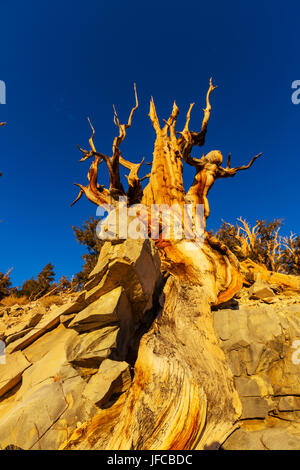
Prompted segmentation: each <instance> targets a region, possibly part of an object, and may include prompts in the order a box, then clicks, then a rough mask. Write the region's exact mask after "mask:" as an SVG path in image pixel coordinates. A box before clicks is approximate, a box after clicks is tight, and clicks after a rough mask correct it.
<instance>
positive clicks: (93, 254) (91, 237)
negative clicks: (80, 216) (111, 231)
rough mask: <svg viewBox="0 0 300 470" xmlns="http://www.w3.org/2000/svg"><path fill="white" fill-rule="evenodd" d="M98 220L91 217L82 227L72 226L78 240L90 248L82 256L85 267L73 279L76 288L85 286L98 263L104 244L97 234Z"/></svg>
mask: <svg viewBox="0 0 300 470" xmlns="http://www.w3.org/2000/svg"><path fill="white" fill-rule="evenodd" d="M98 222H99V221H98V220H96V219H94V218H93V217H91V218H90V219H89V220H86V221H85V222H84V223H83V224H82V227H72V228H73V231H74V235H75V237H76V239H77V241H78V242H79V243H80V244H81V245H84V246H85V247H86V248H87V250H88V253H86V254H84V255H83V256H82V258H83V260H84V265H83V268H82V270H81V271H80V272H79V273H77V274H76V275H75V277H74V280H73V283H74V285H75V288H76V290H80V289H82V288H83V286H84V284H85V282H86V281H87V279H88V276H89V274H90V272H91V271H92V270H93V269H94V267H95V265H96V263H97V260H98V257H99V253H100V250H101V247H102V246H103V241H102V240H99V238H98V237H97V234H96V227H97V224H98Z"/></svg>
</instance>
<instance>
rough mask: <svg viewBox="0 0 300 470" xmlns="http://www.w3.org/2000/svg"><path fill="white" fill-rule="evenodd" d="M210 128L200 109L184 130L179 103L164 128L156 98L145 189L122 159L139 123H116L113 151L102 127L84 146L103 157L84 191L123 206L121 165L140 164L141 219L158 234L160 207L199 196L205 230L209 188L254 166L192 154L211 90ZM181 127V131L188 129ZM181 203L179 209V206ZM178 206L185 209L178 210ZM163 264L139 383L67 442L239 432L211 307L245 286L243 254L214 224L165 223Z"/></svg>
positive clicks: (211, 438)
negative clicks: (99, 140) (196, 122)
mask: <svg viewBox="0 0 300 470" xmlns="http://www.w3.org/2000/svg"><path fill="white" fill-rule="evenodd" d="M214 88H215V87H213V85H212V82H211V81H210V87H209V90H208V93H207V97H206V108H205V109H204V118H203V122H202V126H201V131H200V132H192V131H189V121H190V114H191V110H192V107H193V105H191V106H190V108H189V111H188V113H187V119H186V124H185V127H184V129H183V131H182V132H181V133H178V132H176V130H175V125H176V119H177V116H178V112H179V110H178V107H177V106H176V103H174V106H173V110H172V113H171V115H170V117H169V119H168V120H167V121H165V125H164V127H163V128H161V126H160V123H159V120H158V117H157V114H156V110H155V105H154V101H153V100H151V103H150V113H149V116H150V119H151V121H152V124H153V127H154V130H155V133H156V141H155V145H154V153H153V163H152V169H151V173H150V175H147V176H149V178H150V179H149V183H148V185H147V186H146V188H145V189H144V191H143V190H142V187H141V180H140V179H139V177H138V170H139V169H140V167H141V164H132V163H130V162H128V161H127V160H125V159H123V158H122V157H121V153H120V149H119V146H120V144H121V142H122V141H123V140H124V138H125V135H126V129H127V128H128V127H130V126H131V120H132V115H133V112H134V111H135V110H136V108H137V106H138V102H137V96H136V106H135V107H134V108H133V110H132V111H131V113H130V117H129V120H128V124H126V125H122V124H120V123H119V119H118V116H117V114H116V112H115V124H116V125H117V126H118V128H119V137H118V138H116V139H115V141H114V145H113V156H112V157H107V156H105V155H103V154H100V153H98V152H96V149H95V146H94V142H93V138H94V129H93V135H92V137H91V139H90V146H91V150H90V151H85V150H82V149H81V151H82V152H83V154H84V156H83V159H82V160H85V159H87V158H89V157H92V156H94V157H95V160H94V162H93V164H92V166H91V168H90V171H89V185H88V186H86V187H84V186H82V185H79V186H80V193H79V196H78V198H77V199H76V201H77V200H78V199H79V198H80V197H81V195H82V194H83V193H85V194H86V196H87V197H88V198H89V199H90V200H91V201H92V202H95V203H96V204H99V205H101V204H103V201H104V202H106V203H112V204H113V205H114V206H116V205H117V201H118V198H119V196H120V195H125V191H124V189H123V186H122V185H121V183H120V176H119V170H118V165H119V163H120V164H121V165H123V166H125V167H126V168H129V169H130V174H129V176H128V183H129V188H128V190H127V193H126V194H127V197H128V205H129V206H130V205H132V204H133V203H136V202H141V203H142V204H143V205H144V210H141V212H140V214H139V215H140V220H141V221H142V222H144V223H147V227H148V233H149V234H150V233H152V232H151V228H152V225H153V219H152V214H153V213H152V211H151V208H152V205H153V204H155V205H162V204H165V205H168V206H169V207H170V206H172V205H176V206H177V209H176V208H175V209H174V213H176V214H177V215H178V213H179V212H180V211H179V209H180V208H184V205H185V204H186V203H188V204H192V206H193V211H194V214H192V215H195V214H197V212H196V207H197V204H202V205H203V206H204V220H202V221H200V222H202V227H204V229H205V224H206V219H207V217H208V216H209V205H208V201H207V194H208V191H209V189H210V188H211V187H212V185H213V183H214V181H215V180H216V179H217V178H223V177H228V176H234V175H235V174H236V172H237V171H238V170H244V169H247V168H249V167H250V166H251V165H252V163H253V162H254V161H255V159H256V158H257V156H256V157H254V158H253V159H252V160H251V162H250V163H249V165H246V166H243V167H236V168H230V156H229V158H228V161H227V166H226V168H222V167H221V163H222V161H223V157H222V154H221V152H219V151H213V152H210V153H209V154H208V155H206V156H203V157H202V158H201V159H196V158H192V157H191V151H192V148H193V146H202V145H204V143H205V136H206V131H207V125H208V121H209V116H210V112H211V105H210V101H209V99H210V94H211V92H212V91H213V90H214ZM178 134H179V137H178ZM101 161H105V162H106V164H107V167H108V171H109V174H110V188H109V189H105V188H104V187H103V186H100V185H98V184H97V171H98V165H99V164H100V163H101ZM184 162H185V163H186V164H189V165H192V166H194V167H195V170H196V176H195V180H194V183H193V185H192V187H191V189H190V190H189V191H188V192H187V193H185V191H184V186H183V178H182V171H183V163H184ZM178 208H179V209H178ZM176 211H177V212H176ZM192 219H193V218H190V219H189V218H187V219H185V220H184V228H185V229H186V230H187V232H188V233H189V234H190V233H193V230H194V227H195V220H192ZM154 242H155V244H156V246H157V248H158V251H159V254H160V258H161V262H162V270H163V271H164V272H165V273H168V275H169V277H168V280H167V283H166V285H165V288H164V298H165V300H164V305H163V308H162V309H160V310H159V309H158V310H157V311H156V312H155V313H156V318H155V320H154V322H153V324H152V326H151V327H150V329H149V331H148V332H147V333H146V334H145V335H144V336H143V337H142V340H141V342H140V345H139V350H138V357H137V360H136V363H135V367H134V379H133V382H132V385H131V387H130V389H129V390H128V391H127V392H126V393H124V394H123V395H121V397H120V398H119V400H117V402H116V403H115V404H114V405H112V406H111V407H110V408H108V409H105V410H101V411H100V412H99V414H98V415H97V416H95V417H94V418H93V419H92V421H91V422H89V423H86V424H84V425H83V426H81V427H80V428H78V429H77V430H76V431H75V432H74V433H73V435H72V436H71V438H70V439H69V441H68V443H66V445H65V446H64V448H70V449H72V448H95V449H205V448H217V447H218V446H219V445H220V444H221V443H222V442H223V441H224V440H225V439H226V437H227V436H228V435H229V434H230V433H231V432H232V431H233V429H234V427H235V423H236V421H237V419H238V417H239V416H240V413H241V405H240V401H239V398H238V395H237V393H236V391H235V389H234V385H233V378H232V374H231V371H230V369H229V368H228V366H227V364H226V362H225V357H224V354H223V352H222V350H221V349H220V347H219V345H218V343H217V340H216V337H215V333H214V329H213V323H212V316H211V309H210V307H211V305H212V304H218V303H221V302H225V301H226V300H228V299H230V298H232V297H233V295H234V294H235V293H236V292H237V291H238V290H240V288H241V286H242V282H243V277H242V275H241V274H240V270H239V265H238V262H237V260H236V258H235V256H234V255H233V254H232V253H231V252H230V251H229V249H228V248H227V247H226V246H225V245H223V244H221V243H220V242H219V241H218V240H216V239H215V238H213V237H211V236H209V234H208V233H207V232H204V236H203V238H202V239H201V238H200V239H199V238H197V237H194V238H193V237H188V238H186V237H182V238H181V239H179V240H178V239H176V237H174V236H172V235H171V236H170V237H169V238H168V239H165V238H164V237H163V236H162V230H160V231H159V233H158V236H156V237H155V238H154Z"/></svg>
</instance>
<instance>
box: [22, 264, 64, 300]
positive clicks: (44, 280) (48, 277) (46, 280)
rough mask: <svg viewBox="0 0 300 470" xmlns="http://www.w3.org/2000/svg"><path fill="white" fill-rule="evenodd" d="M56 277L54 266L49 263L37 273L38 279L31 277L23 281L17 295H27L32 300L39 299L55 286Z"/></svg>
mask: <svg viewBox="0 0 300 470" xmlns="http://www.w3.org/2000/svg"><path fill="white" fill-rule="evenodd" d="M54 277H55V273H54V266H53V264H51V263H48V264H46V266H45V267H44V268H43V269H42V270H41V272H40V273H39V274H38V275H37V278H36V280H35V279H34V278H33V277H31V278H30V279H28V281H25V282H24V283H23V285H22V288H21V290H19V291H18V294H17V295H19V296H21V295H26V297H27V298H28V299H30V300H35V299H38V298H39V297H42V296H43V295H45V294H47V292H49V291H50V290H51V289H53V288H54V287H55V283H54Z"/></svg>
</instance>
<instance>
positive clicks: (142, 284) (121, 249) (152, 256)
mask: <svg viewBox="0 0 300 470" xmlns="http://www.w3.org/2000/svg"><path fill="white" fill-rule="evenodd" d="M160 278H161V272H160V258H159V255H158V252H157V250H156V248H155V246H154V244H153V242H152V241H150V240H149V239H139V240H132V239H130V238H129V239H127V240H125V241H123V243H120V242H118V243H114V242H109V241H107V242H105V243H104V245H103V247H102V249H101V252H100V256H99V259H98V262H97V264H96V266H95V268H94V270H93V271H92V272H91V274H90V277H89V281H88V282H87V284H86V285H85V289H86V292H85V302H86V303H87V304H89V303H91V302H94V301H95V300H97V299H98V298H99V297H100V296H102V295H103V294H105V293H107V292H109V291H111V290H113V289H115V288H116V287H118V286H122V287H123V288H124V290H125V292H126V295H127V297H128V300H129V302H130V304H131V307H132V311H133V314H134V315H135V317H136V318H137V319H138V318H140V317H141V316H142V314H143V313H144V312H145V310H147V309H150V308H151V307H152V296H153V293H154V289H155V286H156V284H157V282H158V281H159V279H160Z"/></svg>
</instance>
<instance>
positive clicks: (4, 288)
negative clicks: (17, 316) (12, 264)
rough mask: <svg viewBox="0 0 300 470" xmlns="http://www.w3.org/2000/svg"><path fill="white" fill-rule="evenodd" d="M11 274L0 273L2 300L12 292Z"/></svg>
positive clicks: (0, 295)
mask: <svg viewBox="0 0 300 470" xmlns="http://www.w3.org/2000/svg"><path fill="white" fill-rule="evenodd" d="M10 286H11V281H10V276H9V273H7V274H3V273H0V300H2V299H3V298H4V297H6V296H8V295H9V294H10Z"/></svg>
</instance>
